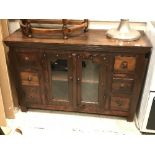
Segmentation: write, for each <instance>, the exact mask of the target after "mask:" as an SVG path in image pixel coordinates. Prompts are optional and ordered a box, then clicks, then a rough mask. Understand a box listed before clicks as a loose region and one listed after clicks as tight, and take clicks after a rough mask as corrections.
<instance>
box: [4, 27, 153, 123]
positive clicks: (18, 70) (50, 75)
mask: <svg viewBox="0 0 155 155" xmlns="http://www.w3.org/2000/svg"><path fill="white" fill-rule="evenodd" d="M141 34H142V37H141V38H140V39H139V40H137V41H132V42H123V41H120V40H114V39H109V38H107V37H106V31H105V30H89V31H88V32H87V33H82V34H79V35H78V36H72V37H70V38H69V39H67V40H64V39H61V38H55V39H54V38H52V39H49V38H48V39H47V38H46V39H41V38H27V37H25V36H23V35H22V33H21V32H20V31H19V30H18V31H16V32H14V33H13V34H11V35H10V36H9V37H7V38H6V39H5V40H4V42H5V44H6V45H7V46H9V61H10V64H11V66H12V74H13V75H14V77H15V82H16V88H17V93H18V99H19V104H20V107H21V110H22V111H27V110H28V108H37V109H48V110H63V111H72V112H84V113H96V114H105V115H115V116H122V117H127V120H128V121H133V118H134V114H135V111H136V108H137V105H138V104H139V100H140V96H141V93H142V89H143V84H144V80H145V75H146V70H147V66H148V63H149V57H150V54H151V44H150V42H149V40H148V39H147V37H146V35H145V33H144V32H141Z"/></svg>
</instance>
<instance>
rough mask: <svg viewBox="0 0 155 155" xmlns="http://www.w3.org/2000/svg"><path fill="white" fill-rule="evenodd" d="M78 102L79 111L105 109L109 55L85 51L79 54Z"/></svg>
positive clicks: (94, 111) (95, 111) (93, 111)
mask: <svg viewBox="0 0 155 155" xmlns="http://www.w3.org/2000/svg"><path fill="white" fill-rule="evenodd" d="M77 59H78V60H77V96H78V97H77V99H78V101H77V104H78V110H79V111H85V112H90V113H97V112H99V113H100V111H103V109H104V105H105V99H106V97H105V94H106V89H105V88H106V64H107V56H106V55H99V54H90V53H85V54H81V55H78V56H77Z"/></svg>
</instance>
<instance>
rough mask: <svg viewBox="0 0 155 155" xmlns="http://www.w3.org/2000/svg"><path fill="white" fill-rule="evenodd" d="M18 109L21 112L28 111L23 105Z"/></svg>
mask: <svg viewBox="0 0 155 155" xmlns="http://www.w3.org/2000/svg"><path fill="white" fill-rule="evenodd" d="M20 109H21V111H22V112H27V111H28V108H27V107H24V106H21V107H20Z"/></svg>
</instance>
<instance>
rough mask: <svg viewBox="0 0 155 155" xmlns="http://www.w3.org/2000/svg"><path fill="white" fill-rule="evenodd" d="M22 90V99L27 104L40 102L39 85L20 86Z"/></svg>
mask: <svg viewBox="0 0 155 155" xmlns="http://www.w3.org/2000/svg"><path fill="white" fill-rule="evenodd" d="M22 92H23V93H22V96H23V97H22V100H23V102H25V103H26V104H27V105H29V104H40V103H41V94H40V88H39V87H31V86H22Z"/></svg>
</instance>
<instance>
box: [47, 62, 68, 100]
mask: <svg viewBox="0 0 155 155" xmlns="http://www.w3.org/2000/svg"><path fill="white" fill-rule="evenodd" d="M50 65H51V66H50V67H51V70H52V72H51V87H52V88H51V89H52V91H51V92H52V94H51V95H52V99H57V100H67V101H68V99H69V97H68V94H69V93H68V89H69V88H68V61H67V60H64V59H57V60H56V61H52V62H51V64H50Z"/></svg>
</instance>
